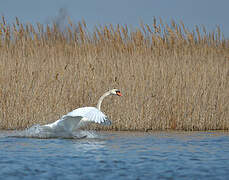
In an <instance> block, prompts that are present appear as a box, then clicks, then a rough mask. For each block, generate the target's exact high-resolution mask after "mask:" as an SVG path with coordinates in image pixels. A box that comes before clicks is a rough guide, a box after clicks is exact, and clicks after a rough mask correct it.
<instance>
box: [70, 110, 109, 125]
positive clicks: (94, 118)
mask: <svg viewBox="0 0 229 180" xmlns="http://www.w3.org/2000/svg"><path fill="white" fill-rule="evenodd" d="M66 116H70V117H75V116H76V117H78V116H79V117H82V121H85V122H86V121H87V122H93V123H98V124H103V125H111V121H110V120H109V119H108V117H107V116H106V115H105V114H104V113H102V112H101V111H100V110H98V109H97V108H95V107H83V108H78V109H75V110H74V111H72V112H70V113H68V114H67V115H66Z"/></svg>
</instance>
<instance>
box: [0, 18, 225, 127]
mask: <svg viewBox="0 0 229 180" xmlns="http://www.w3.org/2000/svg"><path fill="white" fill-rule="evenodd" d="M152 23H153V24H150V25H148V24H143V23H142V24H141V25H140V28H136V29H135V30H132V31H131V30H130V29H129V27H128V26H126V25H112V24H111V25H105V26H97V27H96V28H95V29H94V31H93V32H89V31H88V30H87V25H86V23H85V22H84V21H82V22H79V23H78V24H76V25H74V23H73V22H72V21H71V20H69V22H68V25H67V26H66V27H64V28H63V27H62V28H61V29H60V28H59V27H58V26H57V25H56V24H52V25H42V24H40V23H37V24H36V25H32V24H29V23H27V24H24V23H22V22H20V21H19V19H18V18H16V21H15V23H13V24H9V23H7V22H6V20H5V18H4V17H2V20H1V21H0V128H1V129H21V128H26V127H29V126H31V125H33V124H38V123H39V124H46V123H50V122H53V121H55V120H57V119H58V118H60V117H61V116H62V115H63V114H66V113H67V112H69V111H71V110H73V109H75V108H77V107H81V106H95V105H96V103H97V100H98V98H99V97H100V96H101V95H102V94H103V93H104V92H105V91H107V90H108V89H111V88H119V89H120V90H121V91H122V92H123V95H124V97H123V98H115V97H109V98H107V99H105V101H104V102H103V104H102V109H103V111H104V112H105V114H107V115H108V116H109V118H110V119H111V120H112V121H113V124H112V126H110V127H103V126H98V125H93V126H90V128H92V129H97V130H167V129H175V130H210V129H211V130H212V129H214V130H216V129H223V130H228V129H229V110H228V107H229V104H228V103H229V93H228V92H229V41H228V39H226V38H224V37H223V36H222V33H221V30H220V28H219V27H217V28H216V31H215V32H209V33H208V32H207V31H206V29H205V28H204V27H198V26H197V27H195V29H193V30H189V29H187V28H186V27H185V25H184V23H183V22H180V23H179V24H177V23H176V22H174V21H172V22H171V23H170V24H166V23H164V22H163V21H162V19H160V20H159V22H158V21H157V19H154V20H153V22H152Z"/></svg>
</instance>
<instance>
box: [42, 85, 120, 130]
mask: <svg viewBox="0 0 229 180" xmlns="http://www.w3.org/2000/svg"><path fill="white" fill-rule="evenodd" d="M109 95H118V96H122V94H121V93H120V91H119V90H118V89H112V90H110V91H108V92H106V93H105V94H104V95H103V96H101V97H100V99H99V101H98V104H97V107H82V108H78V109H75V110H73V111H71V112H69V113H68V114H66V115H64V116H62V117H61V118H60V119H59V120H57V121H56V122H54V123H51V124H46V125H44V126H43V127H44V128H48V129H52V130H55V131H65V132H69V133H71V132H73V131H74V130H77V129H79V128H80V127H82V126H85V125H87V124H88V123H98V124H102V125H111V121H110V120H109V119H108V117H107V116H106V115H105V114H104V113H102V112H101V111H100V107H101V103H102V101H103V99H104V98H105V97H106V96H109Z"/></svg>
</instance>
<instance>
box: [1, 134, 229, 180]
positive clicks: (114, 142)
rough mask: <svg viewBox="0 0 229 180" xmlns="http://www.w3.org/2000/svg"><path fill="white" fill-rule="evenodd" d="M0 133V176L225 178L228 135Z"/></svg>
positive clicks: (32, 178) (228, 171)
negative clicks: (47, 135) (42, 135)
mask: <svg viewBox="0 0 229 180" xmlns="http://www.w3.org/2000/svg"><path fill="white" fill-rule="evenodd" d="M10 134H11V132H10V131H8V132H1V133H0V179H20V180H21V179H29V180H36V179H39V180H40V179H60V180H62V179H82V180H83V179H85V180H87V179H93V180H94V179H115V180H119V179H131V180H132V179H201V180H204V179H208V180H209V179H229V133H224V132H192V133H188V132H153V133H132V132H100V133H97V136H95V138H93V137H91V138H85V139H58V138H56V139H35V138H16V137H8V136H9V135H10Z"/></svg>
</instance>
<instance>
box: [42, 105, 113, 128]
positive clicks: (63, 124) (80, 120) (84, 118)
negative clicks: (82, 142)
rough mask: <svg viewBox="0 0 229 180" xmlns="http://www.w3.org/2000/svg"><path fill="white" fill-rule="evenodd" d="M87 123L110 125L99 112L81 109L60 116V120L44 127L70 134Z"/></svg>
mask: <svg viewBox="0 0 229 180" xmlns="http://www.w3.org/2000/svg"><path fill="white" fill-rule="evenodd" d="M88 123H98V124H102V125H111V121H110V120H109V119H108V117H107V116H106V115H105V114H103V113H102V112H101V111H100V110H98V109H97V108H95V107H83V108H78V109H75V110H73V111H72V112H69V113H68V114H66V115H64V116H62V118H61V119H59V120H57V121H56V122H54V123H51V124H47V125H45V126H48V127H50V128H51V129H56V130H59V131H61V130H66V131H68V132H72V131H74V130H75V129H78V128H80V127H82V126H85V125H87V124H88Z"/></svg>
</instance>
